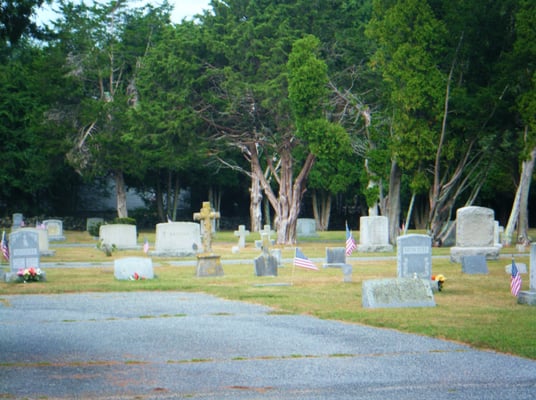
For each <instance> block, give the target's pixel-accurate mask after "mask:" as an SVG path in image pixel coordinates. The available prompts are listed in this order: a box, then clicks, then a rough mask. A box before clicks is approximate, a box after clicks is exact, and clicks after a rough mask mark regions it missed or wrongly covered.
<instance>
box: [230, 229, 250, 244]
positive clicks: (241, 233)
mask: <svg viewBox="0 0 536 400" xmlns="http://www.w3.org/2000/svg"><path fill="white" fill-rule="evenodd" d="M234 235H235V236H238V248H239V249H243V248H244V247H246V237H247V236H248V235H249V231H248V230H247V229H246V226H245V225H239V226H238V230H237V231H234Z"/></svg>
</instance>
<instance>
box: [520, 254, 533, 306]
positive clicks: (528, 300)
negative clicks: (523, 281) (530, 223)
mask: <svg viewBox="0 0 536 400" xmlns="http://www.w3.org/2000/svg"><path fill="white" fill-rule="evenodd" d="M529 279H530V282H529V290H521V291H520V292H519V295H518V296H517V302H518V304H528V305H530V306H536V243H531V245H530V274H529Z"/></svg>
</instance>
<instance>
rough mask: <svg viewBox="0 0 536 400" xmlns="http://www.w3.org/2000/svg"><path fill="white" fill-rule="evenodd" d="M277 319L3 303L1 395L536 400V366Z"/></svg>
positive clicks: (262, 311)
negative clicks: (535, 399)
mask: <svg viewBox="0 0 536 400" xmlns="http://www.w3.org/2000/svg"><path fill="white" fill-rule="evenodd" d="M270 311H271V310H270V309H269V308H267V307H264V306H258V305H252V304H246V303H241V302H233V301H226V300H221V299H218V298H215V297H213V296H209V295H205V294H192V293H182V292H162V293H160V292H139V293H94V294H92V293H87V294H66V295H48V296H33V295H32V296H19V295H17V296H2V295H0V398H7V399H12V398H16V399H22V398H24V399H48V400H51V399H179V398H188V399H238V400H241V399H307V400H315V399H371V400H379V399H382V400H384V399H396V400H405V399H407V400H410V399H411V400H420V399H422V400H424V399H426V400H430V399H433V400H437V399H439V400H441V399H486V400H494V399H497V400H504V399H516V400H523V399H527V400H528V399H531V400H532V399H534V398H535V397H536V361H532V360H527V359H523V358H519V357H513V356H508V355H502V354H497V353H493V352H487V351H477V350H474V349H471V348H470V347H467V346H464V345H460V344H456V343H451V342H446V341H441V340H436V339H430V338H426V337H420V336H416V335H409V334H403V333H398V332H395V331H391V330H385V329H376V328H370V327H365V326H360V325H352V324H346V323H339V322H333V321H322V320H318V319H315V318H311V317H307V316H294V315H277V314H274V313H271V312H270ZM513 329H515V327H513Z"/></svg>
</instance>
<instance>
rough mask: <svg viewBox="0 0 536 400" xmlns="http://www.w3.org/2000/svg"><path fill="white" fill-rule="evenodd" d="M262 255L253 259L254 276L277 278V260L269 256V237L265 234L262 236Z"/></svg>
mask: <svg viewBox="0 0 536 400" xmlns="http://www.w3.org/2000/svg"><path fill="white" fill-rule="evenodd" d="M261 237H262V254H261V255H260V256H258V257H257V258H255V259H254V260H253V261H254V265H255V275H257V276H277V267H278V265H279V261H278V259H277V258H276V257H275V256H273V255H272V254H271V251H270V245H271V241H270V239H269V238H270V236H269V235H268V234H266V233H263V234H262V236H261Z"/></svg>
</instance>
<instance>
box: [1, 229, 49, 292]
mask: <svg viewBox="0 0 536 400" xmlns="http://www.w3.org/2000/svg"><path fill="white" fill-rule="evenodd" d="M40 263H41V260H40V253H39V235H38V233H37V231H36V230H35V229H33V230H26V229H24V230H17V231H15V232H12V233H11V234H10V235H9V272H8V273H6V274H5V280H6V281H8V282H9V281H13V280H15V279H17V272H18V271H19V270H20V269H25V268H32V267H33V268H40Z"/></svg>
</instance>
